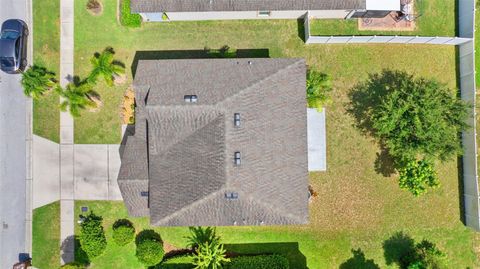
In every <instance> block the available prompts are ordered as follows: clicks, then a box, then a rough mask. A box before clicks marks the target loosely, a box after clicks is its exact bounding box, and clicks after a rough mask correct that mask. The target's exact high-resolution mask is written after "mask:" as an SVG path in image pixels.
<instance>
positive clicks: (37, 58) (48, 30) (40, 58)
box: [33, 0, 60, 143]
mask: <svg viewBox="0 0 480 269" xmlns="http://www.w3.org/2000/svg"><path fill="white" fill-rule="evenodd" d="M33 62H34V63H35V64H39V65H42V66H45V67H46V68H47V69H48V70H51V71H53V72H55V73H56V74H57V80H58V79H59V77H60V73H59V72H60V0H33ZM58 103H59V96H58V94H56V93H55V92H53V91H52V92H50V93H48V94H47V95H45V96H43V97H42V98H40V99H38V100H34V102H33V133H34V134H36V135H39V136H42V137H45V138H47V139H50V140H52V141H54V142H57V143H58V142H59V141H60V110H59V109H58Z"/></svg>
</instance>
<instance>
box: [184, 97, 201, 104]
mask: <svg viewBox="0 0 480 269" xmlns="http://www.w3.org/2000/svg"><path fill="white" fill-rule="evenodd" d="M183 101H185V103H196V102H197V101H198V97H197V96H196V95H184V96H183Z"/></svg>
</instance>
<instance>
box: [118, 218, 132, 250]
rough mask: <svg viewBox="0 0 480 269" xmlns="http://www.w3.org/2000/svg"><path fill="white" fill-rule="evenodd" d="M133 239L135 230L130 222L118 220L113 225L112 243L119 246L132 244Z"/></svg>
mask: <svg viewBox="0 0 480 269" xmlns="http://www.w3.org/2000/svg"><path fill="white" fill-rule="evenodd" d="M134 237H135V228H134V227H133V224H132V222H131V221H129V220H127V219H119V220H117V221H116V222H115V223H114V224H113V241H115V243H116V244H117V245H119V246H124V245H126V244H128V243H130V242H132V240H133V238H134Z"/></svg>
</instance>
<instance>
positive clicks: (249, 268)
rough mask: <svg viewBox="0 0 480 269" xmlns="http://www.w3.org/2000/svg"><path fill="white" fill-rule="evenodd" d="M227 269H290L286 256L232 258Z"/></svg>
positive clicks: (226, 266)
mask: <svg viewBox="0 0 480 269" xmlns="http://www.w3.org/2000/svg"><path fill="white" fill-rule="evenodd" d="M224 268H225V269H289V268H290V265H289V262H288V259H287V258H285V257H284V256H281V255H277V254H273V255H259V256H240V257H237V258H232V259H231V261H230V263H228V264H226V265H225V266H224Z"/></svg>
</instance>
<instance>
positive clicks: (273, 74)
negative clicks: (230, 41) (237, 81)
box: [215, 58, 306, 106]
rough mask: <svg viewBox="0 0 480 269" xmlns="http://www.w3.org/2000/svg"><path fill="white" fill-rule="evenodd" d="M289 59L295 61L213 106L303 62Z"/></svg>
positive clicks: (297, 59) (299, 59) (298, 59)
mask: <svg viewBox="0 0 480 269" xmlns="http://www.w3.org/2000/svg"><path fill="white" fill-rule="evenodd" d="M290 59H296V61H294V62H292V63H291V64H289V65H287V66H284V67H282V68H280V69H278V70H277V71H276V72H273V73H272V74H270V75H268V76H266V77H263V78H262V79H260V80H257V81H255V82H254V83H252V84H251V85H249V86H248V87H246V88H244V89H243V90H240V91H238V92H236V93H234V94H232V95H230V96H228V97H227V98H225V99H223V100H222V101H220V102H218V103H216V104H215V106H221V105H222V104H223V103H225V102H227V101H228V100H231V99H232V98H234V97H236V96H237V95H240V94H241V93H243V92H245V91H248V90H250V89H251V88H253V87H254V86H256V85H258V84H260V83H262V82H264V81H265V80H267V79H269V78H271V77H273V76H276V75H277V74H279V73H281V72H283V71H285V70H287V69H291V68H293V66H294V65H297V64H299V63H302V62H303V59H301V58H290ZM305 79H306V78H305Z"/></svg>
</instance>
